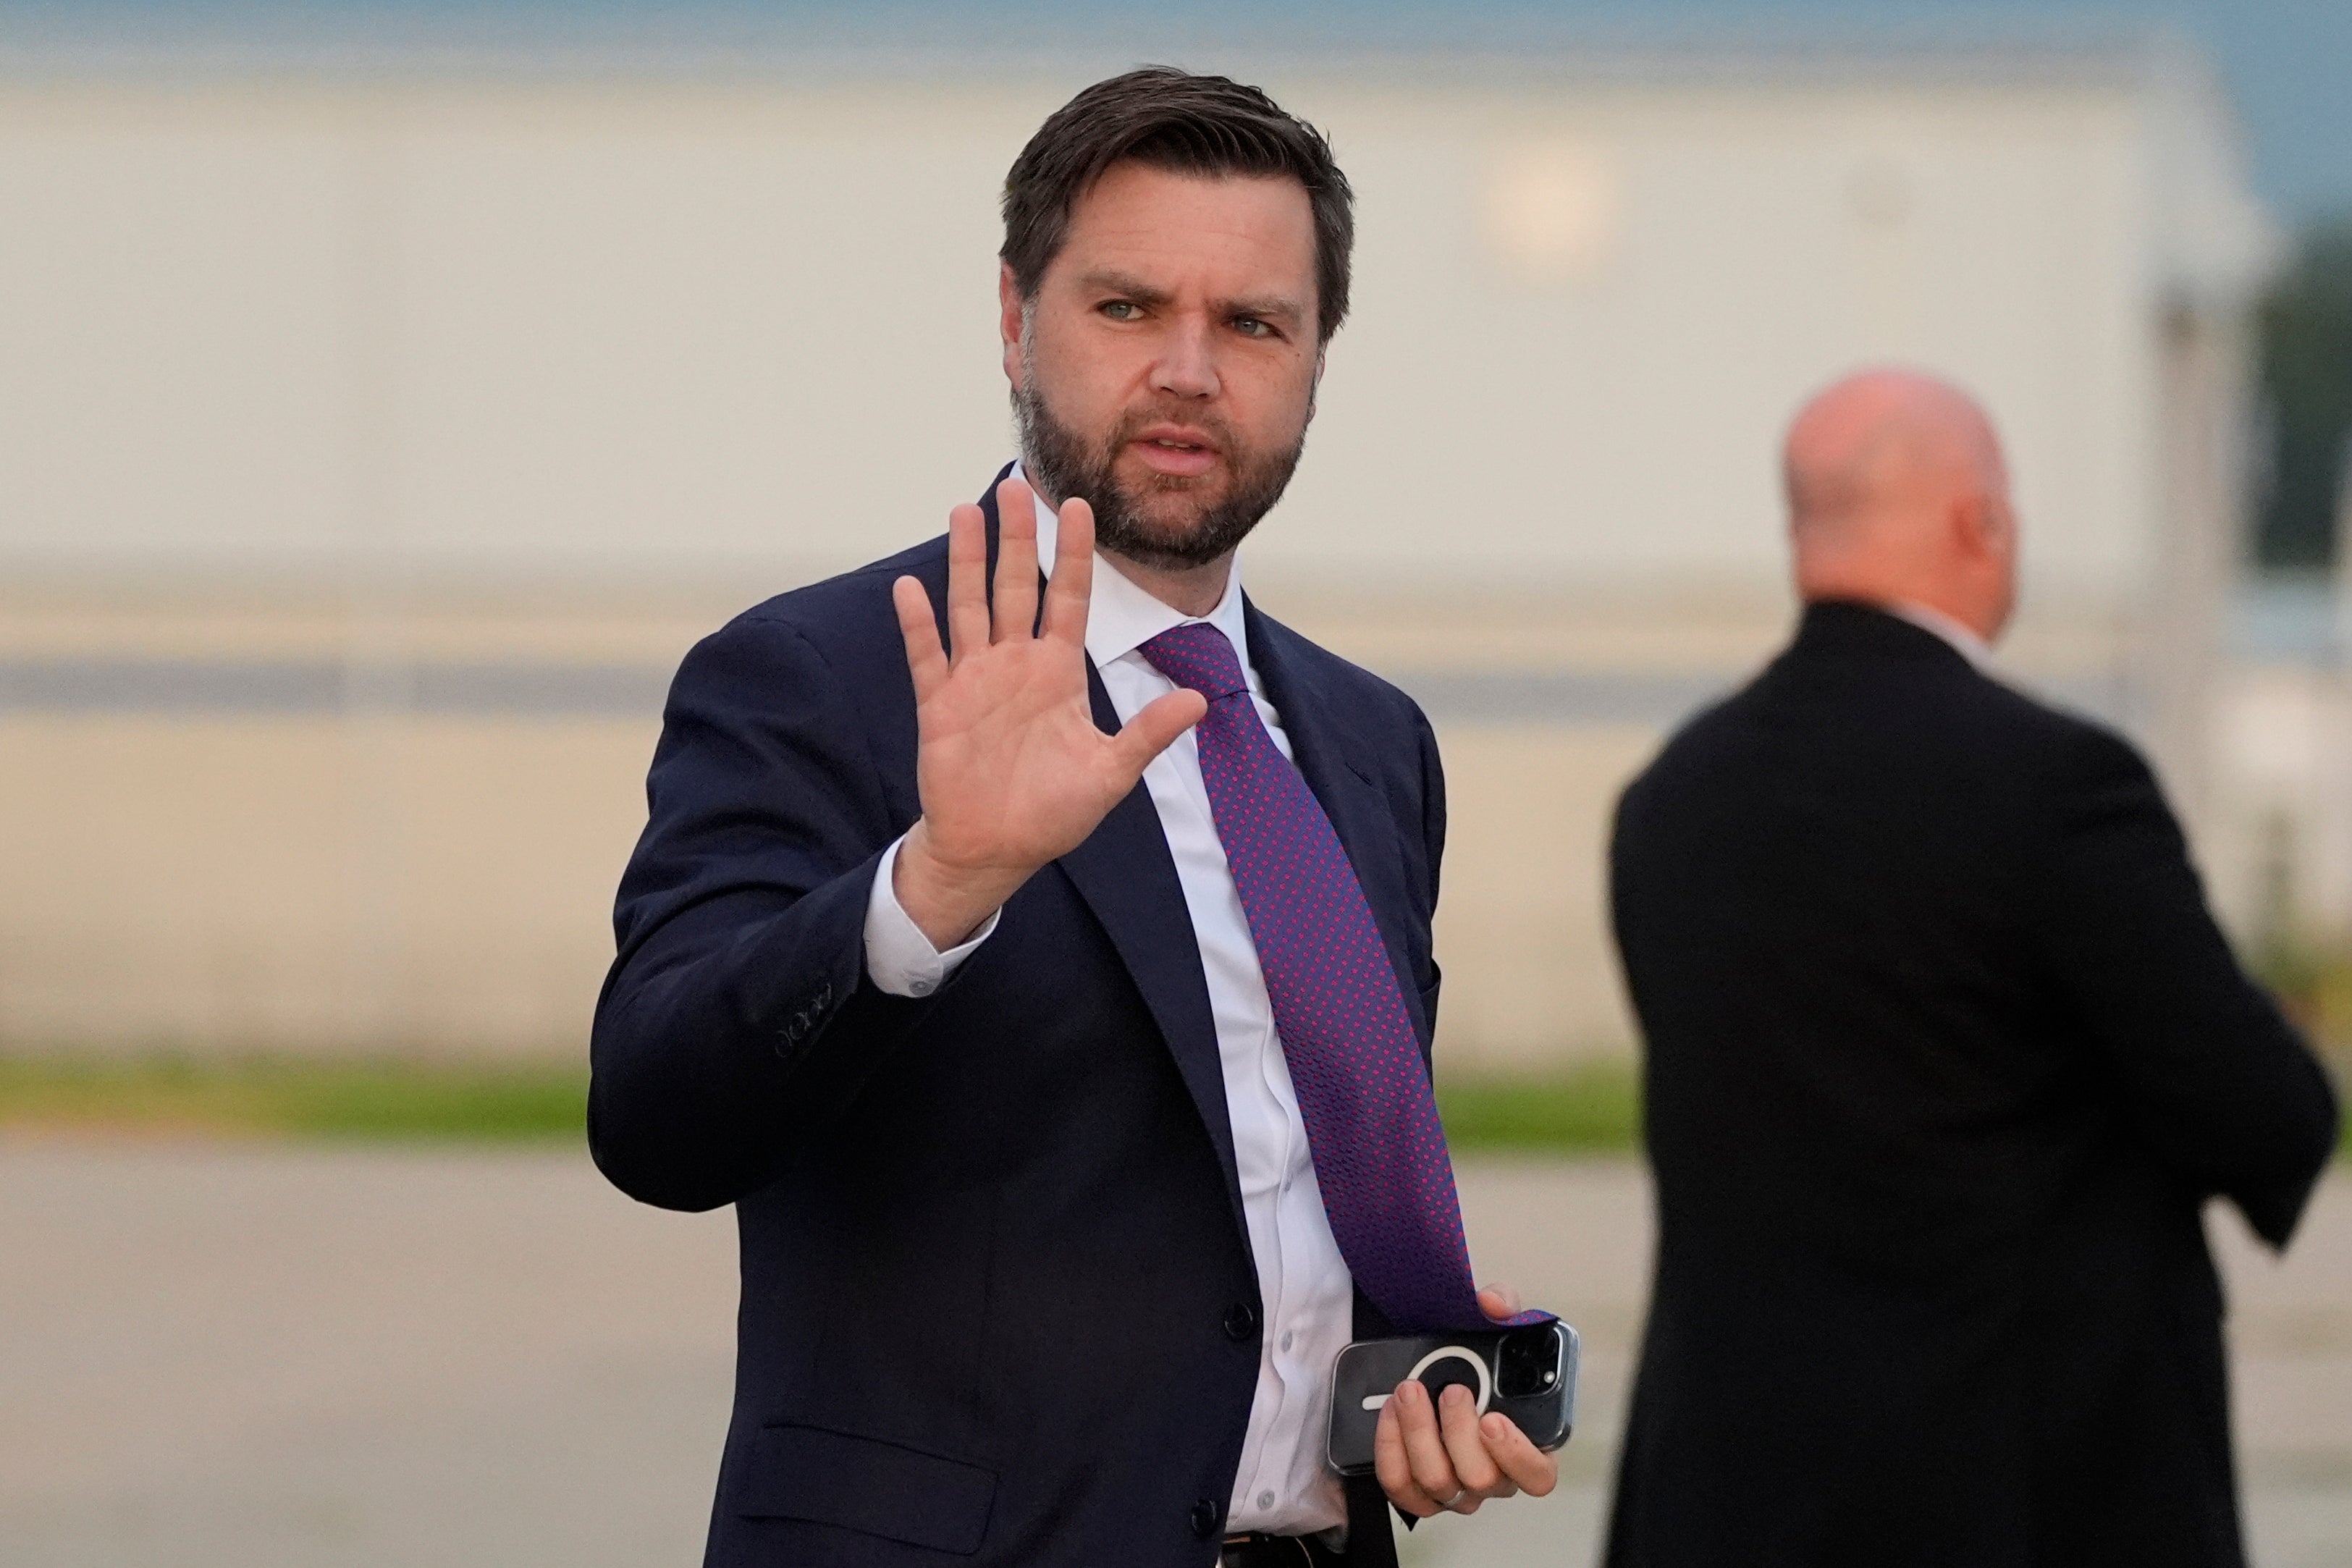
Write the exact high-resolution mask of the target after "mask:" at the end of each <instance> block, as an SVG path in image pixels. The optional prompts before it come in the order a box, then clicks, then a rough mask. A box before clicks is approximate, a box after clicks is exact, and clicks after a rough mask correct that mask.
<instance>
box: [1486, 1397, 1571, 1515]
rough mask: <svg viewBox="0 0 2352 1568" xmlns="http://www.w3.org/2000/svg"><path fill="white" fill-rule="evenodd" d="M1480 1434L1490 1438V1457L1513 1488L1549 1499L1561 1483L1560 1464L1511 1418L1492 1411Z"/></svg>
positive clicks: (1487, 1452) (1531, 1495)
mask: <svg viewBox="0 0 2352 1568" xmlns="http://www.w3.org/2000/svg"><path fill="white" fill-rule="evenodd" d="M1478 1433H1479V1436H1482V1437H1484V1438H1485V1439H1486V1454H1487V1457H1488V1458H1490V1459H1492V1460H1493V1462H1494V1464H1495V1467H1496V1468H1497V1469H1499V1470H1501V1471H1502V1473H1503V1474H1504V1475H1505V1476H1506V1477H1507V1478H1508V1481H1509V1484H1510V1485H1511V1486H1513V1487H1516V1488H1517V1489H1519V1490H1520V1491H1523V1492H1525V1493H1527V1494H1528V1496H1529V1497H1549V1496H1550V1495H1551V1489H1552V1488H1553V1487H1555V1486H1557V1485H1559V1460H1557V1459H1555V1458H1552V1457H1551V1456H1550V1455H1549V1454H1547V1453H1545V1452H1544V1451H1543V1450H1542V1449H1541V1448H1538V1447H1536V1446H1535V1445H1534V1444H1533V1443H1531V1442H1529V1441H1528V1435H1527V1434H1526V1433H1525V1432H1522V1431H1520V1430H1519V1429H1518V1428H1517V1426H1512V1425H1511V1423H1510V1420H1509V1418H1508V1417H1507V1416H1505V1415H1502V1414H1501V1413H1499V1412H1491V1411H1490V1412H1489V1413H1488V1414H1487V1415H1486V1417H1485V1419H1483V1420H1481V1421H1480V1422H1479V1423H1478ZM1496 1495H1498V1496H1499V1495H1501V1494H1499V1493H1498V1494H1496Z"/></svg>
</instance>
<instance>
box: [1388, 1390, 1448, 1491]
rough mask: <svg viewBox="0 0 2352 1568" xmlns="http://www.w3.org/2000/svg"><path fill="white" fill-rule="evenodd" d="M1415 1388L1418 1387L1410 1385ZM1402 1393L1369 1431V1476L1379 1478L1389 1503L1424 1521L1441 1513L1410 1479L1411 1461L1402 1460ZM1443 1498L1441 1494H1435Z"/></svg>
mask: <svg viewBox="0 0 2352 1568" xmlns="http://www.w3.org/2000/svg"><path fill="white" fill-rule="evenodd" d="M1411 1386H1412V1387H1414V1388H1419V1387H1420V1386H1421V1385H1420V1384H1417V1383H1416V1384H1412V1385H1411ZM1403 1394H1404V1390H1403V1389H1402V1388H1400V1389H1398V1391H1397V1392H1396V1393H1395V1394H1391V1395H1390V1396H1389V1402H1388V1403H1387V1404H1386V1405H1381V1419H1380V1424H1379V1425H1378V1426H1374V1427H1373V1428H1372V1474H1373V1475H1375V1476H1377V1477H1378V1478H1380V1483H1381V1490H1382V1491H1384V1492H1386V1493H1387V1494H1388V1495H1389V1500H1390V1501H1391V1502H1393V1503H1395V1504H1396V1505H1397V1507H1399V1508H1401V1509H1402V1510H1405V1512H1407V1513H1409V1514H1411V1515H1412V1516H1413V1518H1415V1519H1427V1518H1428V1517H1429V1516H1430V1515H1431V1514H1433V1513H1437V1512H1441V1511H1443V1510H1440V1509H1439V1508H1438V1506H1437V1499H1436V1498H1433V1497H1431V1496H1430V1495H1429V1494H1428V1493H1427V1492H1425V1491H1423V1490H1422V1489H1421V1486H1420V1483H1418V1482H1417V1481H1415V1480H1414V1479H1413V1477H1412V1460H1411V1459H1409V1458H1406V1457H1405V1449H1404V1423H1403V1420H1402V1417H1401V1416H1400V1415H1398V1410H1399V1408H1400V1407H1401V1405H1402V1404H1403ZM1439 1495H1440V1496H1443V1495H1444V1494H1443V1493H1440V1494H1439Z"/></svg>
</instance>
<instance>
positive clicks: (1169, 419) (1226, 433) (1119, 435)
mask: <svg viewBox="0 0 2352 1568" xmlns="http://www.w3.org/2000/svg"><path fill="white" fill-rule="evenodd" d="M1154 425H1177V426H1183V427H1184V428H1186V429H1190V430H1198V431H1200V432H1201V433H1202V435H1204V436H1206V437H1208V438H1209V444H1210V445H1211V446H1213V447H1215V448H1216V449H1217V452H1218V453H1219V455H1220V456H1222V457H1224V458H1228V459H1231V458H1234V457H1235V456H1237V455H1239V454H1240V453H1241V452H1242V451H1243V450H1244V448H1243V447H1242V444H1241V442H1240V441H1239V440H1238V439H1237V438H1236V437H1234V431H1233V426H1230V425H1228V424H1226V423H1225V421H1224V420H1223V418H1221V417H1220V416H1217V415H1214V414H1203V413H1202V412H1201V411H1199V410H1197V409H1188V408H1185V407H1183V406H1182V405H1178V404H1171V405H1167V406H1165V407H1156V408H1155V407H1147V408H1130V409H1129V410H1128V411H1127V412H1126V413H1125V414H1123V415H1121V416H1119V420H1118V424H1117V425H1115V426H1112V427H1111V432H1110V435H1109V437H1108V438H1107V439H1106V440H1105V441H1104V442H1103V456H1104V457H1105V458H1115V457H1117V456H1118V454H1119V453H1120V452H1121V451H1123V450H1124V449H1125V448H1126V447H1127V445H1128V443H1129V442H1130V441H1133V440H1134V439H1135V438H1136V437H1138V436H1139V435H1141V434H1142V433H1143V432H1144V431H1146V430H1149V429H1150V428H1151V427H1152V426H1154Z"/></svg>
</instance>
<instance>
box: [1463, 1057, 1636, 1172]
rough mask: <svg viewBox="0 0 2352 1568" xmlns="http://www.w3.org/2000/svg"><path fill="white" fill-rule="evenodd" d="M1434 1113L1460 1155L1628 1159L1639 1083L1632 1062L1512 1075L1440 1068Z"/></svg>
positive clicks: (1596, 1063)
mask: <svg viewBox="0 0 2352 1568" xmlns="http://www.w3.org/2000/svg"><path fill="white" fill-rule="evenodd" d="M1437 1109H1438V1110H1439V1112H1440V1114H1442V1115H1443V1116H1444V1119H1445V1138H1446V1142H1447V1143H1448V1145H1450V1146H1451V1147H1452V1148H1453V1150H1454V1152H1456V1153H1468V1154H1504V1153H1515V1154H1626V1153H1631V1152H1633V1151H1634V1150H1635V1149H1637V1148H1638V1147H1639V1146H1640V1144H1641V1137H1642V1093H1641V1078H1640V1072H1639V1069H1638V1068H1636V1067H1635V1066H1634V1064H1633V1063H1632V1062H1630V1061H1594V1062H1583V1063H1580V1064H1578V1065H1577V1066H1575V1067H1572V1068H1568V1069H1566V1070H1564V1071H1554V1072H1549V1073H1543V1074H1528V1075H1526V1076H1519V1077H1510V1078H1492V1077H1486V1078H1481V1077H1467V1076H1448V1075H1447V1074H1446V1073H1445V1072H1444V1070H1443V1069H1442V1068H1441V1070H1440V1071H1439V1073H1438V1075H1437Z"/></svg>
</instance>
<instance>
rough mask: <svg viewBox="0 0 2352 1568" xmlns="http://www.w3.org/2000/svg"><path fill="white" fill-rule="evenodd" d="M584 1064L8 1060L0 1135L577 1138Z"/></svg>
mask: <svg viewBox="0 0 2352 1568" xmlns="http://www.w3.org/2000/svg"><path fill="white" fill-rule="evenodd" d="M587 1106H588V1072H587V1068H586V1067H585V1066H584V1065H583V1066H573V1065H571V1064H544V1063H525V1064H515V1063H503V1062H500V1063H478V1064H477V1063H458V1062H448V1061H412V1060H402V1059H397V1058H383V1059H365V1060H354V1061H342V1060H335V1059H331V1058H327V1059H320V1058H295V1057H244V1058H193V1057H176V1056H142V1057H124V1058H113V1057H95V1056H48V1055H40V1056H0V1129H6V1130H11V1131H25V1130H28V1129H31V1130H73V1131H102V1132H125V1133H197V1134H213V1135H226V1136H233V1137H263V1138H312V1139H339V1140H351V1141H362V1142H541V1141H551V1140H577V1139H579V1138H581V1137H582V1136H583V1128H584V1127H585V1125H586V1115H587Z"/></svg>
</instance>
